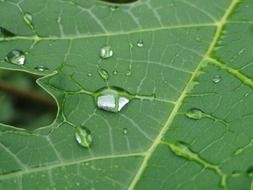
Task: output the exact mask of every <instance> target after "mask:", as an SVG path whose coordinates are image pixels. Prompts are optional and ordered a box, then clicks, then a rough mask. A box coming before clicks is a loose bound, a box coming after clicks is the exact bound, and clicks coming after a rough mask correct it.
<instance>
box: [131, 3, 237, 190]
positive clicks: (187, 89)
mask: <svg viewBox="0 0 253 190" xmlns="http://www.w3.org/2000/svg"><path fill="white" fill-rule="evenodd" d="M238 2H239V0H233V1H232V2H231V4H230V5H229V7H228V8H227V9H226V12H225V13H224V15H223V17H222V18H221V20H220V21H219V22H218V23H217V30H216V33H215V35H214V37H213V40H212V42H211V44H210V46H209V48H208V50H207V52H206V54H205V56H204V57H203V58H202V60H201V61H200V63H199V65H198V66H197V68H196V69H195V71H194V72H193V74H192V76H191V78H190V80H189V81H188V82H187V84H186V86H185V88H184V90H183V91H182V93H181V95H180V97H179V98H178V100H177V101H176V104H175V106H174V108H173V110H172V112H171V114H170V116H169V118H168V120H167V121H166V123H165V125H164V127H163V128H162V130H161V132H160V133H159V135H158V136H157V138H156V139H155V140H154V143H153V144H152V145H151V147H150V148H149V149H148V151H147V152H146V154H145V157H144V160H143V162H142V164H141V166H140V168H139V170H138V172H137V174H136V175H135V177H134V178H133V180H132V182H131V184H130V186H129V188H128V189H129V190H133V189H134V188H135V186H136V184H137V183H138V181H139V179H140V178H141V176H142V174H143V172H144V170H145V168H146V166H147V163H148V160H149V159H150V157H151V156H152V154H153V152H154V151H155V149H156V147H157V146H158V145H159V144H160V141H161V139H162V137H163V136H164V134H165V133H166V132H167V130H168V129H169V127H170V126H171V124H172V123H173V121H174V118H175V117H176V115H177V112H178V110H179V109H180V107H181V105H182V103H183V100H184V99H185V97H186V96H187V93H188V92H190V90H191V87H192V83H193V81H194V79H195V78H196V76H197V74H198V73H199V71H200V69H201V68H202V67H203V65H204V64H205V63H206V60H207V59H208V57H210V54H211V53H212V51H213V50H214V48H215V45H216V43H217V41H218V39H219V36H220V34H221V33H222V29H223V27H224V25H225V24H226V21H227V19H228V17H229V15H230V14H231V13H232V11H233V10H234V8H235V6H236V4H237V3H238Z"/></svg>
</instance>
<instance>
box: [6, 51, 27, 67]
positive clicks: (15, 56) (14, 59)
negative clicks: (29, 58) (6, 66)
mask: <svg viewBox="0 0 253 190" xmlns="http://www.w3.org/2000/svg"><path fill="white" fill-rule="evenodd" d="M5 61H7V62H9V63H12V64H16V65H24V64H25V53H24V52H23V51H20V50H12V51H10V52H9V53H8V54H7V55H6V57H5Z"/></svg>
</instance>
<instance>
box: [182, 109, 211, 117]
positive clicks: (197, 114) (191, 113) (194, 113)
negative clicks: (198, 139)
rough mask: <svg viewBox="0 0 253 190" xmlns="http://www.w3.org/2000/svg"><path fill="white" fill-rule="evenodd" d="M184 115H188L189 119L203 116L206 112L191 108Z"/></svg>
mask: <svg viewBox="0 0 253 190" xmlns="http://www.w3.org/2000/svg"><path fill="white" fill-rule="evenodd" d="M185 115H186V117H188V118H190V119H196V120H198V119H201V118H203V117H205V115H206V114H205V113H204V112H203V111H202V110H200V109H198V108H192V109H190V110H189V111H188V112H187V113H186V114H185Z"/></svg>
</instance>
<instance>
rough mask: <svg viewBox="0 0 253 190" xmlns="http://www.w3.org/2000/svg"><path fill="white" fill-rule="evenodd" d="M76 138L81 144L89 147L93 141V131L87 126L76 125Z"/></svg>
mask: <svg viewBox="0 0 253 190" xmlns="http://www.w3.org/2000/svg"><path fill="white" fill-rule="evenodd" d="M75 138H76V141H77V143H78V144H79V145H81V146H83V147H85V148H89V147H90V146H91V143H92V141H93V139H92V136H91V132H90V130H89V129H87V128H86V127H76V132H75Z"/></svg>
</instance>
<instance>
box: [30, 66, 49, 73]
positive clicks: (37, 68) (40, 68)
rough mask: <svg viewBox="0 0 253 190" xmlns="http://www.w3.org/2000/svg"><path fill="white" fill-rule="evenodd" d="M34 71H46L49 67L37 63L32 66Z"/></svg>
mask: <svg viewBox="0 0 253 190" xmlns="http://www.w3.org/2000/svg"><path fill="white" fill-rule="evenodd" d="M34 69H35V70H36V71H39V72H45V71H48V70H49V69H48V68H47V67H45V66H43V65H38V66H36V67H35V68H34Z"/></svg>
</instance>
